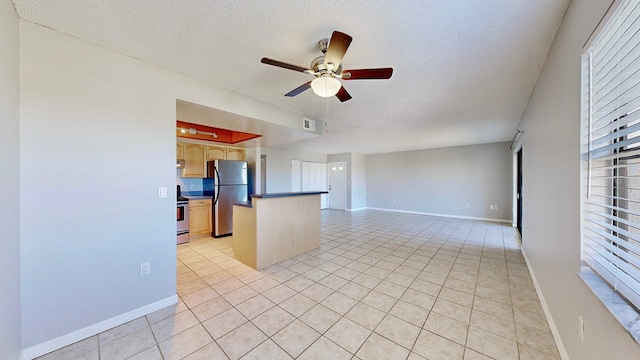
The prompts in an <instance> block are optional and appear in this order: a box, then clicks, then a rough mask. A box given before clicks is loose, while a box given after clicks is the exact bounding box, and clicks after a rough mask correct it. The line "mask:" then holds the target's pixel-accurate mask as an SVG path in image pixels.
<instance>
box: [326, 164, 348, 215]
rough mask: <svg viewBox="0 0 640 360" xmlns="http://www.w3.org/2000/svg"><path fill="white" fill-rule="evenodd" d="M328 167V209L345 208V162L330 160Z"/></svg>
mask: <svg viewBox="0 0 640 360" xmlns="http://www.w3.org/2000/svg"><path fill="white" fill-rule="evenodd" d="M327 167H328V168H329V183H328V184H327V185H328V186H327V190H328V191H329V209H334V210H345V209H346V207H347V206H346V205H347V163H346V162H344V161H338V162H330V163H328V164H327Z"/></svg>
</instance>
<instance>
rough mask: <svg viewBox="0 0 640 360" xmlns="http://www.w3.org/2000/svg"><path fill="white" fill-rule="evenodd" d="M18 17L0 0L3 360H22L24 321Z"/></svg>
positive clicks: (0, 306)
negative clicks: (21, 277)
mask: <svg viewBox="0 0 640 360" xmlns="http://www.w3.org/2000/svg"><path fill="white" fill-rule="evenodd" d="M19 69H20V68H19V27H18V16H17V14H16V11H15V9H14V7H13V2H11V0H1V1H0V79H1V80H0V129H2V130H0V147H1V148H2V151H1V152H2V156H0V169H2V170H0V189H2V191H0V202H1V203H2V207H0V229H2V235H1V238H2V250H0V359H7V360H13V359H18V358H19V356H20V350H21V338H20V336H21V322H20V217H19V215H20V212H19V209H20V143H19V139H20V137H19V124H20V122H19V110H20V100H19V99H20V97H19V96H20V73H19Z"/></svg>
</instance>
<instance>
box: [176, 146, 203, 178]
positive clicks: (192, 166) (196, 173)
mask: <svg viewBox="0 0 640 360" xmlns="http://www.w3.org/2000/svg"><path fill="white" fill-rule="evenodd" d="M205 156H206V146H205V145H200V144H190V143H185V144H184V160H185V166H184V169H182V177H194V178H204V177H206V176H207V175H206V174H207V162H206V160H205Z"/></svg>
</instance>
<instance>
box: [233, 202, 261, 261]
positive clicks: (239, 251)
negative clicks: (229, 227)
mask: <svg viewBox="0 0 640 360" xmlns="http://www.w3.org/2000/svg"><path fill="white" fill-rule="evenodd" d="M233 254H234V257H235V259H236V260H238V261H240V262H241V263H243V264H245V265H247V266H250V267H252V268H254V269H257V261H256V258H257V257H256V211H255V209H254V208H250V207H244V206H238V205H234V206H233Z"/></svg>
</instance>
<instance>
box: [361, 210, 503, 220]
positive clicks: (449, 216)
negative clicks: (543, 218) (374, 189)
mask: <svg viewBox="0 0 640 360" xmlns="http://www.w3.org/2000/svg"><path fill="white" fill-rule="evenodd" d="M366 209H367V210H380V211H390V212H399V213H405V214H416V215H429V216H440V217H446V218H453V219H465V220H480V221H489V222H498V223H507V224H509V223H511V221H512V220H511V219H493V218H481V217H473V216H460V215H451V214H436V213H428V212H421V211H408V210H397V209H384V208H374V207H367V208H366Z"/></svg>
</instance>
